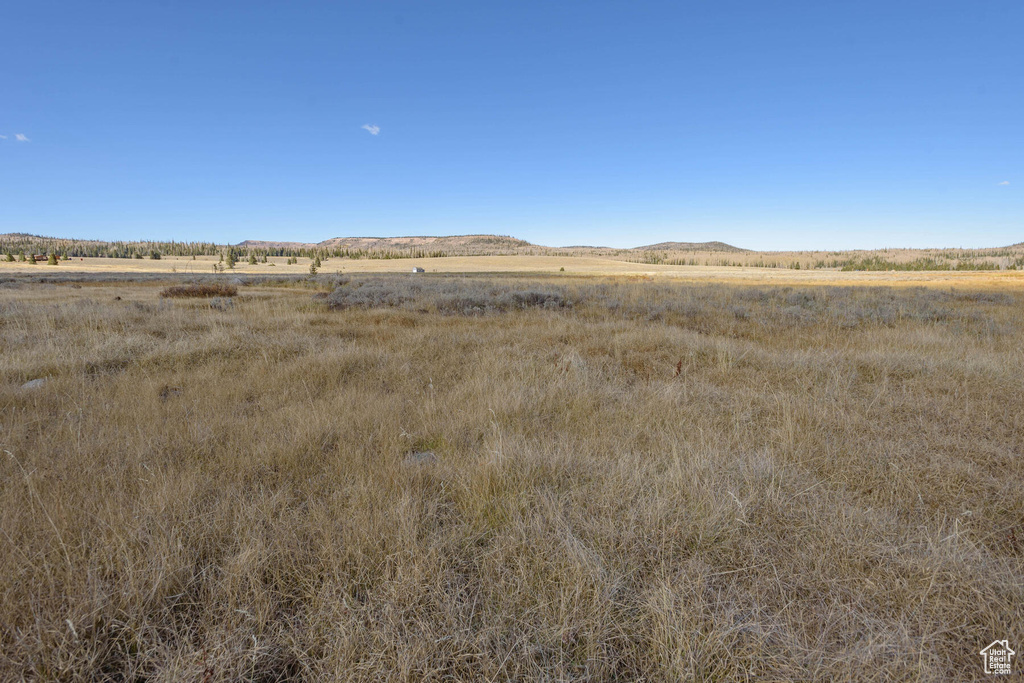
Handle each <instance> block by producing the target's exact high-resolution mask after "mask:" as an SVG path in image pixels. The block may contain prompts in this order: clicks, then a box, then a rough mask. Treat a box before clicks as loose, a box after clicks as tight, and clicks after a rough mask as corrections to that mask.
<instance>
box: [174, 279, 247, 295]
mask: <svg viewBox="0 0 1024 683" xmlns="http://www.w3.org/2000/svg"><path fill="white" fill-rule="evenodd" d="M237 294H238V288H237V287H235V286H234V285H226V284H221V283H219V282H218V283H194V284H189V285H174V286H172V287H167V288H165V289H164V290H163V291H162V292H160V296H162V297H164V298H167V299H208V298H211V297H215V296H219V297H226V296H235V295H237Z"/></svg>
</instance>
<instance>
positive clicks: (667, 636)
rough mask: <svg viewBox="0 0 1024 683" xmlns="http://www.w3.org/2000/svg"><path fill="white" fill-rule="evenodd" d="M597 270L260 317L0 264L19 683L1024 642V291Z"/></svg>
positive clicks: (371, 287)
mask: <svg viewBox="0 0 1024 683" xmlns="http://www.w3.org/2000/svg"><path fill="white" fill-rule="evenodd" d="M486 258H489V259H490V260H484V259H486ZM497 259H498V257H482V258H477V259H473V260H472V263H474V264H487V265H486V267H487V268H492V269H494V270H499V269H503V268H505V266H504V265H502V264H503V263H504V262H503V261H500V260H497ZM98 261H104V260H103V259H98ZM183 261H184V260H182V262H183ZM282 261H283V259H282ZM466 261H467V262H469V259H466ZM565 261H566V271H567V272H565V273H561V272H558V267H560V266H556V265H555V264H558V263H559V261H558V259H550V260H543V261H541V260H539V258H538V259H537V260H531V261H529V262H528V263H527V262H526V261H523V260H520V261H517V263H519V264H520V266H521V268H522V269H523V270H530V269H532V268H536V269H537V271H548V272H547V273H546V274H545V273H541V272H537V273H532V274H529V273H528V274H526V275H518V276H511V275H494V274H477V275H473V276H467V277H443V276H440V275H436V276H435V275H434V274H433V272H434V271H442V270H443V269H444V268H446V267H450V268H452V269H455V268H459V267H464V266H465V264H462V265H460V264H461V260H460V259H456V258H447V259H437V260H436V264H435V263H434V262H432V263H431V265H429V266H425V267H428V268H429V269H430V270H431V271H432V272H431V273H428V274H427V275H426V276H417V278H413V276H409V275H402V276H393V277H390V278H384V279H381V278H379V277H376V276H371V275H353V276H350V277H351V279H349V278H340V279H339V278H337V277H336V276H335V275H334V273H335V271H336V270H337V269H335V268H334V264H335V263H340V260H337V261H336V260H334V259H332V260H331V261H329V262H327V263H325V264H324V266H323V268H322V269H321V276H320V277H318V278H317V279H309V280H305V279H294V280H293V281H291V282H280V283H265V284H263V285H259V284H255V285H242V286H239V288H238V294H237V296H234V297H233V298H231V299H230V301H228V300H226V299H223V298H219V299H216V300H206V299H167V298H161V296H160V292H161V290H162V289H163V288H164V287H165V286H167V285H170V284H174V283H178V282H181V278H182V277H183V276H182V275H181V274H182V272H183V268H182V266H181V263H178V264H177V266H178V267H177V274H176V275H175V274H171V273H170V272H169V271H170V270H171V267H172V266H174V265H176V262H175V261H174V260H173V259H165V260H162V261H152V262H151V261H136V262H130V263H132V265H133V266H134V265H135V264H138V265H139V267H141V268H144V269H147V270H148V269H152V270H153V271H154V272H158V273H160V272H162V273H167V276H166V277H164V278H158V279H157V280H153V281H149V280H146V281H143V280H138V281H133V280H132V279H131V278H132V274H130V273H129V274H126V275H125V276H124V278H125V279H124V280H123V281H105V282H101V281H98V280H90V278H91V277H94V275H95V274H102V270H103V268H104V267H105V266H106V265H107V264H106V263H99V264H94V263H92V262H81V265H75V264H72V263H70V262H68V263H62V264H61V265H60V266H56V267H47V266H45V265H34V266H26V265H21V264H0V266H2V267H0V275H5V276H8V277H6V280H5V281H2V282H0V348H2V349H3V353H2V354H0V449H2V453H0V548H2V551H0V679H2V680H20V679H28V680H152V681H182V680H190V681H222V680H223V681H231V680H258V681H281V680H431V681H441V680H483V681H500V680H552V681H554V680H594V681H601V680H623V681H625V680H648V681H686V680H692V681H703V680H712V681H743V680H802V681H836V680H838V681H843V680H858V681H918V680H921V681H950V680H979V679H982V678H984V675H983V673H982V666H981V657H980V656H979V654H978V653H979V651H980V650H981V649H982V648H983V647H985V646H986V645H988V644H989V643H990V642H991V641H993V640H996V639H1004V638H1006V639H1008V640H1009V641H1010V644H1011V646H1013V647H1016V648H1017V649H1018V650H1019V648H1020V646H1021V645H1024V583H1022V580H1024V563H1022V557H1024V476H1022V475H1024V467H1022V460H1024V458H1022V453H1024V382H1022V377H1024V351H1022V349H1024V290H1022V288H1021V286H1020V285H1021V280H1020V279H1019V278H1018V277H1014V276H1013V274H1009V275H1002V276H1001V275H998V274H988V273H981V274H979V273H940V274H927V273H898V274H891V277H890V278H889V279H885V278H884V277H880V276H884V275H886V274H879V273H835V272H829V273H825V272H820V275H819V272H815V271H811V272H804V271H801V272H785V271H779V273H778V276H779V279H778V280H767V281H766V280H764V279H763V277H764V276H765V273H766V271H765V269H758V270H757V273H756V274H757V275H758V276H762V279H761V280H756V279H755V278H754V277H753V274H751V275H749V276H748V275H747V274H746V271H745V269H735V270H734V271H729V270H727V269H720V270H718V271H715V270H714V269H709V270H707V271H706V270H702V269H700V268H687V269H680V268H676V269H675V270H672V269H671V268H669V269H666V270H662V269H659V268H656V267H653V266H640V265H637V264H622V265H621V266H619V265H615V266H612V265H608V264H593V268H594V270H593V271H586V270H585V269H586V268H587V267H589V266H588V264H589V261H587V260H585V259H574V260H572V261H569V260H568V259H565ZM442 262H443V263H442ZM415 263H417V262H416V261H415V260H401V261H381V262H373V261H367V262H353V263H349V262H345V263H344V266H345V267H344V268H343V272H344V273H345V274H346V275H347V274H349V273H352V272H353V271H354V270H355V268H356V267H357V266H358V267H368V268H369V267H372V268H379V269H381V270H382V271H383V270H389V269H393V270H396V271H405V270H406V269H409V268H411V267H412V265H414V264H415ZM570 264H571V265H572V266H573V267H572V269H570V267H569V265H570ZM118 265H120V264H118ZM465 267H466V269H467V270H469V269H470V268H469V267H468V266H465ZM480 267H481V269H483V268H484V267H485V266H483V265H481V266H480ZM618 267H622V268H627V267H628V268H635V269H637V270H635V271H628V270H624V271H616V270H614V269H613V268H618ZM291 268H292V270H293V272H294V273H296V274H298V273H302V272H305V271H306V270H307V269H308V264H300V265H299V266H292V267H291ZM602 268H607V270H602ZM76 269H77V270H76ZM161 269H163V270H161ZM237 270H238V271H239V273H242V274H245V273H253V272H255V273H260V274H270V275H277V274H280V273H282V272H283V273H287V272H288V268H286V267H283V265H282V266H275V267H268V266H266V265H262V266H257V267H251V266H242V265H241V264H239V267H238V269H237ZM509 270H511V268H509ZM571 270H572V271H575V272H570V271H571ZM26 271H31V273H29V274H26ZM267 271H277V272H276V273H274V272H272V273H268V272H267ZM54 272H59V273H60V274H61V277H62V278H65V280H59V279H57V280H55V281H53V282H40V281H39V279H40V278H41V277H42V278H44V279H53V278H56V276H55V275H54ZM201 272H202V275H203V277H205V278H209V279H210V280H211V281H217V282H220V281H223V278H230V277H232V274H230V273H229V274H228V275H225V276H217V279H216V280H214V276H213V274H212V273H210V274H209V275H207V273H206V272H205V269H203V270H202V271H201ZM19 273H20V274H19ZM33 273H34V275H33ZM75 273H77V274H75ZM587 273H591V274H592V275H591V276H588V277H584V276H583V275H585V274H587ZM648 273H658V274H661V275H662V276H663V277H654V278H653V279H646V278H635V277H633V278H626V277H609V276H608V275H615V274H631V275H641V274H648ZM723 273H724V274H723ZM597 274H601V276H598V275H597ZM673 274H675V275H678V277H672V275H673ZM812 274H813V275H814V277H815V278H819V279H814V278H809V279H802V278H805V277H808V276H811V275H812ZM783 275H785V276H790V277H796V278H801V279H798V280H787V279H784V278H782V277H781V276H783ZM774 276H775V273H771V274H769V277H774ZM848 276H858V277H855V278H848ZM913 276H918V277H916V278H915V277H913ZM680 278H681V279H680ZM858 283H865V284H874V285H879V286H873V287H851V286H837V285H849V284H858ZM882 285H901V286H895V287H893V286H882ZM909 285H925V286H921V287H917V286H909ZM335 286H337V287H338V289H337V291H336V292H334V293H332V294H330V296H329V297H325V295H326V294H328V293H329V292H332V290H334V288H335ZM329 304H330V305H333V306H335V307H334V308H330V307H329ZM40 378H45V380H46V381H45V382H43V383H42V385H41V386H36V387H28V388H25V387H23V386H22V385H23V384H24V383H25V382H27V381H29V380H34V379H40ZM1015 665H1016V662H1015Z"/></svg>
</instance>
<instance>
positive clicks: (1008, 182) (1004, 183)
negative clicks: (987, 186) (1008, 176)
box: [999, 180, 1010, 185]
mask: <svg viewBox="0 0 1024 683" xmlns="http://www.w3.org/2000/svg"><path fill="white" fill-rule="evenodd" d="M999 184H1000V185H1009V184H1010V181H1009V180H1004V181H1003V182H1001V183H999Z"/></svg>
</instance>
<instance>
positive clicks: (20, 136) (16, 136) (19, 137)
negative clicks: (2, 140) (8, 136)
mask: <svg viewBox="0 0 1024 683" xmlns="http://www.w3.org/2000/svg"><path fill="white" fill-rule="evenodd" d="M14 139H15V140H17V141H18V142H32V141H31V140H29V139H28V138H27V137H25V136H24V135H23V134H21V133H15V134H14Z"/></svg>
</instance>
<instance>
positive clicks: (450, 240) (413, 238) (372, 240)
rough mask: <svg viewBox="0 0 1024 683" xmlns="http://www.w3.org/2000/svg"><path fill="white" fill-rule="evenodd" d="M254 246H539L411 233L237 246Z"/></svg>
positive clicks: (502, 239) (509, 239) (503, 237)
mask: <svg viewBox="0 0 1024 683" xmlns="http://www.w3.org/2000/svg"><path fill="white" fill-rule="evenodd" d="M235 246H238V247H242V248H250V249H281V248H283V249H317V248H321V249H363V250H367V251H369V250H386V249H425V250H432V249H453V248H457V249H460V250H472V249H474V248H479V249H483V250H493V249H523V248H528V247H535V246H537V245H534V244H531V243H530V242H527V241H526V240H521V239H516V238H515V237H509V236H506V235H448V236H435V235H410V236H407V237H332V238H330V239H326V240H323V241H321V242H275V241H264V240H245V241H244V242H240V243H239V244H237V245H235Z"/></svg>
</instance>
